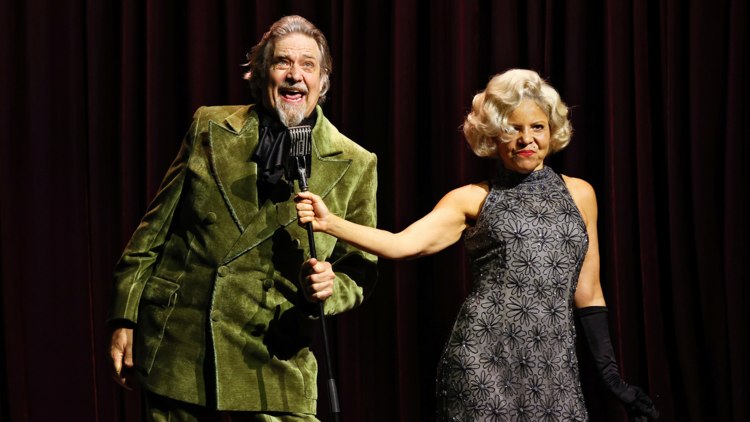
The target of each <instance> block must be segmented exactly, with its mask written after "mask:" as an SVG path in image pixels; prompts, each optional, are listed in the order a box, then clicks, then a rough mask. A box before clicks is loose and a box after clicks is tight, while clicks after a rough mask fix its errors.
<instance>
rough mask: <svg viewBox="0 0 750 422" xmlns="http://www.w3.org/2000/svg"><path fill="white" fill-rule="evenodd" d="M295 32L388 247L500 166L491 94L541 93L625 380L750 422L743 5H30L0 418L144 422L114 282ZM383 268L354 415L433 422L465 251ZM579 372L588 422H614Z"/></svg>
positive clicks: (368, 311)
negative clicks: (189, 143) (530, 72)
mask: <svg viewBox="0 0 750 422" xmlns="http://www.w3.org/2000/svg"><path fill="white" fill-rule="evenodd" d="M288 14H300V15H302V16H305V17H306V18H308V19H309V20H311V21H312V22H313V23H315V24H316V25H317V26H319V27H320V28H321V29H322V30H323V32H324V33H325V34H326V36H327V37H328V40H329V43H330V46H331V51H332V54H333V58H334V66H333V77H332V83H333V85H332V89H331V95H330V100H329V102H328V103H327V104H326V105H325V107H324V111H325V114H326V115H327V116H328V117H329V119H330V120H331V121H332V122H333V123H334V124H335V125H336V126H337V127H338V128H339V129H340V130H341V131H342V133H344V134H346V135H348V136H349V137H351V138H352V139H354V140H355V141H357V142H358V143H359V144H361V145H363V146H364V147H365V148H367V149H369V150H370V151H373V152H375V153H377V154H378V157H379V166H378V169H379V181H380V189H379V192H378V200H379V217H380V221H379V226H380V227H381V228H384V229H388V230H401V229H403V228H405V227H406V226H407V225H408V224H410V223H411V222H412V221H414V220H416V219H417V218H419V217H420V216H422V215H423V214H425V213H427V212H429V210H430V209H431V208H432V207H433V206H434V204H435V203H436V202H437V201H438V200H439V199H440V197H442V195H444V194H445V193H446V192H448V191H449V190H451V189H454V188H456V187H459V186H462V185H465V184H467V183H472V182H478V181H481V180H483V179H485V178H487V177H489V176H490V175H491V174H492V172H493V171H494V168H495V164H494V163H492V162H491V161H488V160H482V159H479V158H476V157H475V156H474V155H473V154H472V153H471V151H470V150H469V149H468V148H467V147H466V145H465V144H466V143H465V141H464V139H463V136H462V134H461V132H460V131H459V126H460V125H461V123H462V121H463V117H464V116H465V115H466V113H467V112H468V109H469V107H470V104H471V98H472V96H473V95H474V94H475V93H476V92H477V91H479V90H481V89H483V88H484V86H485V84H486V83H487V81H488V80H489V78H490V77H491V75H493V74H496V73H500V72H502V71H504V70H506V69H508V68H511V67H523V68H531V69H534V70H537V71H538V72H540V74H541V75H542V76H543V77H545V78H547V79H548V81H549V82H550V83H551V84H552V85H553V86H554V87H556V88H557V89H558V90H559V91H560V93H561V94H562V97H563V99H564V100H565V101H566V102H567V103H568V104H569V105H570V106H572V107H573V108H572V110H573V111H572V122H573V127H574V129H575V135H574V137H573V141H572V143H571V145H570V146H569V147H568V148H567V149H566V150H564V151H563V152H562V153H560V154H558V155H556V156H553V157H551V159H549V160H548V164H550V165H551V166H552V167H553V168H554V169H555V170H557V171H558V172H563V173H565V174H568V175H571V176H575V177H581V178H583V179H585V180H587V181H589V182H590V183H591V184H592V185H593V186H594V189H595V190H596V193H597V196H598V202H599V209H600V220H599V230H600V239H601V256H602V285H603V288H604V294H605V298H606V300H607V303H608V307H609V309H610V329H611V332H612V340H613V343H614V346H615V351H616V353H617V355H618V359H619V361H620V370H621V373H622V374H623V376H624V378H625V379H626V380H627V381H628V382H631V383H634V384H637V385H640V386H642V387H643V388H645V389H646V390H647V391H648V392H649V393H650V395H651V397H652V398H653V399H654V402H655V403H656V406H657V408H658V409H659V410H660V411H661V413H662V418H660V420H661V421H678V420H679V421H707V420H712V421H736V422H740V421H746V420H748V418H750V408H749V407H748V403H749V402H750V392H749V391H748V388H750V387H748V383H747V379H748V376H749V375H750V365H749V364H748V362H747V356H748V355H750V353H749V352H750V350H748V340H749V339H750V333H749V332H748V327H750V325H748V322H750V321H749V320H750V315H749V313H750V311H749V310H748V309H750V303H749V302H750V300H749V299H748V297H750V296H748V293H750V291H749V290H750V287H748V286H747V281H750V280H749V279H750V277H748V275H749V274H750V271H749V269H748V262H750V259H748V253H750V245H749V244H748V235H750V227H749V224H748V222H747V218H746V214H747V213H748V210H749V209H750V204H749V203H748V201H749V199H750V192H749V191H748V186H750V185H749V182H750V177H749V176H748V175H747V173H746V171H745V170H744V169H743V163H745V162H747V161H748V158H750V145H748V141H750V136H749V135H748V130H747V129H746V123H745V122H746V120H747V116H748V112H749V111H750V107H749V106H748V103H749V102H748V91H749V90H750V88H749V85H750V82H748V81H747V79H746V75H747V74H748V66H750V63H748V58H749V57H750V56H749V54H748V53H749V48H750V46H749V45H748V36H747V33H746V29H745V25H746V23H747V17H748V6H747V5H746V4H745V2H744V1H742V0H711V1H678V0H660V1H647V0H633V1H615V0H609V1H592V2H586V1H582V0H578V1H574V0H571V1H567V2H562V1H551V0H550V1H540V0H536V1H535V0H529V1H497V2H492V1H487V0H474V1H468V0H467V1H458V0H456V1H427V0H391V1H367V2H366V1H358V0H327V1H325V0H324V1H301V0H300V1H280V2H276V3H274V2H271V1H260V0H258V1H239V0H225V1H198V0H193V1H184V2H162V1H159V2H157V1H153V2H146V1H94V0H91V1H83V0H80V1H72V0H71V1H51V0H50V1H40V0H29V1H2V2H0V119H2V120H1V127H2V129H3V133H2V136H1V137H0V139H1V140H0V142H1V145H0V202H1V204H2V207H1V212H0V229H1V230H0V243H1V245H2V248H1V249H0V260H1V261H0V262H1V265H2V271H1V273H0V276H1V277H2V278H1V280H0V281H1V287H2V289H1V290H0V292H1V294H2V304H3V305H2V306H3V312H2V313H1V314H0V318H2V320H1V321H0V346H1V347H0V374H1V376H0V420H2V421H10V420H12V421H47V420H75V421H140V420H142V419H141V412H142V407H141V401H140V400H141V399H140V396H139V395H138V393H137V392H136V393H126V392H124V390H122V389H121V388H119V387H117V386H116V385H115V383H114V382H113V381H112V380H111V379H110V375H109V369H108V365H107V358H106V356H107V350H108V340H109V339H108V334H107V332H106V328H105V315H106V310H107V305H108V301H109V292H110V289H111V273H112V269H113V266H114V264H115V262H116V261H117V259H118V258H119V256H120V253H121V252H122V249H123V247H124V245H125V244H126V242H127V241H128V239H129V238H130V235H131V234H132V232H133V230H134V229H135V228H136V226H137V225H138V222H139V220H140V218H141V216H142V214H143V213H144V211H145V209H146V207H147V205H148V203H149V201H150V200H151V198H152V197H153V195H154V194H155V191H156V188H157V187H158V184H159V182H160V181H161V178H162V176H163V174H164V173H165V171H166V169H167V167H168V166H169V163H170V162H171V160H172V159H173V158H174V156H175V154H176V153H177V150H178V148H179V144H180V139H181V138H182V135H183V134H184V132H185V131H186V130H187V128H188V125H189V123H190V118H191V116H192V113H193V111H194V110H195V109H196V108H198V107H199V106H201V105H217V104H248V103H250V102H251V101H252V100H251V98H250V95H249V89H248V88H247V84H246V81H244V80H242V78H241V76H242V73H243V71H244V68H242V67H240V66H239V65H240V64H241V63H243V61H244V54H245V53H246V52H247V51H249V49H250V48H251V47H252V46H253V45H254V44H255V43H257V41H258V40H259V39H260V37H261V35H262V34H263V33H264V32H265V31H266V30H267V28H268V27H269V26H270V24H271V23H273V22H274V21H275V20H277V19H278V18H280V17H281V16H283V15H288ZM380 273H381V278H380V283H379V285H378V288H377V289H376V291H375V293H374V294H373V295H372V296H371V297H370V299H369V300H368V301H366V302H365V303H364V305H363V306H362V307H361V308H359V309H357V310H355V311H352V312H349V313H347V314H344V315H341V316H337V317H335V318H332V321H331V322H330V327H331V330H332V332H333V334H334V343H335V344H334V350H335V351H336V355H337V356H336V359H335V362H336V364H335V365H336V368H335V370H336V372H337V374H338V375H337V379H338V385H339V389H340V396H341V401H342V402H343V416H344V420H345V421H347V422H352V421H388V422H390V421H417V420H423V421H429V420H433V415H434V410H433V409H434V403H435V399H434V383H435V368H436V364H437V361H438V358H439V354H440V351H441V350H442V346H443V343H444V341H445V340H446V337H447V335H448V333H449V332H450V329H451V326H452V323H453V319H454V317H455V315H456V314H457V311H458V308H459V306H460V304H461V302H462V300H463V298H464V297H465V295H466V294H467V292H468V291H469V290H470V289H471V280H470V279H469V278H468V277H467V268H466V261H465V259H464V256H463V250H462V246H461V245H460V244H459V245H456V246H453V247H451V248H449V249H447V250H446V251H443V252H441V253H439V254H438V255H436V256H434V257H429V258H426V259H422V260H419V261H416V262H410V263H398V264H396V263H394V262H389V261H381V264H380ZM316 347H317V354H318V356H322V353H321V352H320V345H319V344H318V345H317V346H316ZM579 355H580V359H581V361H582V362H583V364H582V383H583V386H584V392H585V395H586V400H587V406H588V408H589V411H590V414H591V417H592V421H594V422H597V421H624V420H625V415H624V412H623V411H622V409H621V407H620V406H619V405H618V404H617V403H616V402H615V401H614V400H613V399H611V398H609V397H608V396H607V394H606V393H604V392H603V391H602V389H601V387H600V384H599V382H598V380H597V379H596V376H595V374H594V372H593V370H592V367H591V364H590V363H591V362H590V359H589V357H588V355H587V353H586V351H584V350H581V352H580V353H579ZM321 370H323V368H322V367H321ZM321 373H322V372H321ZM321 378H322V377H321ZM320 391H321V398H320V400H319V410H320V411H319V413H320V418H321V419H322V420H324V421H325V420H327V418H328V406H327V397H326V391H325V389H324V388H321V389H320Z"/></svg>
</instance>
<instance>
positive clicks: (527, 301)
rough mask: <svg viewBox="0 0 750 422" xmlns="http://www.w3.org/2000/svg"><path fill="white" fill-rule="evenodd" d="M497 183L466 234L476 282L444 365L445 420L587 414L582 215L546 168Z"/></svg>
mask: <svg viewBox="0 0 750 422" xmlns="http://www.w3.org/2000/svg"><path fill="white" fill-rule="evenodd" d="M490 187H491V189H490V193H489V195H488V196H487V199H486V200H485V204H484V206H483V208H482V211H481V213H480V215H479V218H478V220H477V223H476V225H475V226H474V228H473V229H471V230H468V231H466V232H465V233H464V242H465V245H466V252H467V255H468V256H469V260H470V261H471V265H472V272H473V281H474V289H473V291H472V292H471V294H469V297H468V298H466V302H464V304H463V307H462V308H461V311H460V313H459V315H458V318H457V320H456V323H455V325H454V327H453V332H452V333H451V336H450V338H449V339H448V342H447V344H446V346H445V350H444V351H443V357H442V358H441V361H440V364H439V366H438V374H437V400H438V411H437V414H438V420H439V421H466V422H468V421H489V422H501V421H509V422H516V421H517V422H532V421H542V422H556V421H588V414H587V412H586V407H585V404H584V401H583V395H582V394H581V386H580V382H579V377H578V360H577V358H576V354H575V338H576V334H575V327H574V326H573V298H574V295H575V291H576V285H577V282H578V274H579V273H580V271H581V266H582V264H583V259H584V257H585V255H586V251H587V250H588V235H587V232H586V227H585V225H584V222H583V218H582V217H581V214H580V213H579V212H578V208H577V207H576V205H575V203H574V202H573V198H572V197H571V196H570V192H568V189H567V188H566V186H565V183H564V182H563V180H562V179H561V178H560V176H558V175H557V174H555V172H554V171H552V169H551V168H549V167H546V166H545V167H543V168H542V169H541V170H538V171H535V172H532V173H531V174H529V175H522V174H519V173H515V172H510V171H507V170H501V171H500V173H498V175H497V176H495V177H494V178H493V180H492V181H491V183H490Z"/></svg>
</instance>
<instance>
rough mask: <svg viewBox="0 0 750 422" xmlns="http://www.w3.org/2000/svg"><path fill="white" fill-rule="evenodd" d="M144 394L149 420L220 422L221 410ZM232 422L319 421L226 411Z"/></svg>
mask: <svg viewBox="0 0 750 422" xmlns="http://www.w3.org/2000/svg"><path fill="white" fill-rule="evenodd" d="M144 393H145V394H146V414H147V415H148V421H149V422H221V420H222V419H221V418H222V414H223V413H224V412H223V411H219V410H211V409H209V408H207V407H204V406H199V405H197V404H191V403H185V402H182V401H179V400H174V399H170V398H168V397H164V396H161V395H159V394H154V393H150V392H147V391H144ZM227 413H229V416H231V418H232V422H320V421H319V420H318V418H316V417H315V415H308V414H305V413H285V412H227Z"/></svg>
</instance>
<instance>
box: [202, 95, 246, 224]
mask: <svg viewBox="0 0 750 422" xmlns="http://www.w3.org/2000/svg"><path fill="white" fill-rule="evenodd" d="M224 123H225V124H224V125H222V124H218V123H216V122H210V123H209V142H208V144H209V145H208V148H209V151H208V156H209V160H210V163H211V170H212V173H213V176H214V179H215V180H216V184H217V186H218V187H219V190H220V191H221V195H222V197H223V198H224V202H225V203H226V206H227V208H228V209H229V212H230V213H231V215H232V218H233V219H234V222H235V224H237V227H238V228H239V229H240V232H242V231H244V230H245V228H246V227H247V226H248V224H249V222H250V221H251V220H252V219H253V217H254V216H255V214H257V212H258V197H257V192H256V188H255V186H256V180H257V172H258V165H257V164H256V163H255V162H254V161H252V159H251V158H252V156H253V152H254V151H255V147H256V146H257V145H258V115H257V114H256V113H255V112H254V111H251V110H250V109H249V108H248V107H243V108H241V109H240V110H238V111H237V112H235V113H234V114H232V115H230V116H229V117H227V118H226V120H225V121H224Z"/></svg>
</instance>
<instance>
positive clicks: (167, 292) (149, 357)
mask: <svg viewBox="0 0 750 422" xmlns="http://www.w3.org/2000/svg"><path fill="white" fill-rule="evenodd" d="M179 288H180V285H179V284H177V283H173V282H171V281H169V280H165V279H163V278H160V277H156V276H152V277H151V278H149V279H148V282H146V287H144V289H143V294H142V295H141V301H140V309H139V311H138V327H137V328H136V337H137V341H136V342H135V349H136V350H135V363H136V367H137V368H138V369H139V370H141V371H143V372H144V373H146V374H148V373H149V372H151V367H152V366H153V364H154V358H155V357H156V351H157V350H158V349H159V345H161V341H162V338H163V337H164V330H165V329H166V327H167V320H168V319H169V315H170V314H171V313H172V311H173V310H174V307H175V301H176V300H177V289H179Z"/></svg>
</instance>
